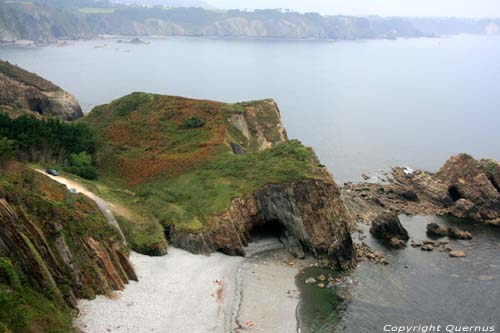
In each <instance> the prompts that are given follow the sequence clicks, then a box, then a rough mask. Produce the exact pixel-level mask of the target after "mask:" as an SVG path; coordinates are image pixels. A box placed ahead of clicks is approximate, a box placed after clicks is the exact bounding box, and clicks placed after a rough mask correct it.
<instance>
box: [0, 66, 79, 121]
mask: <svg viewBox="0 0 500 333" xmlns="http://www.w3.org/2000/svg"><path fill="white" fill-rule="evenodd" d="M0 109H1V110H2V111H4V112H7V113H9V114H11V115H13V116H15V115H16V114H21V113H26V112H27V113H32V114H33V113H34V114H38V115H42V116H52V117H57V118H59V119H62V120H76V119H78V118H81V117H83V112H82V109H81V107H80V104H78V101H77V100H76V99H75V97H74V96H73V95H71V94H69V93H68V92H66V91H64V90H62V89H61V88H59V87H58V86H56V85H55V84H53V83H52V82H50V81H47V80H45V79H43V78H41V77H39V76H38V75H36V74H34V73H30V72H28V71H26V70H24V69H22V68H20V67H17V66H14V65H12V64H10V63H8V62H6V61H2V60H0Z"/></svg>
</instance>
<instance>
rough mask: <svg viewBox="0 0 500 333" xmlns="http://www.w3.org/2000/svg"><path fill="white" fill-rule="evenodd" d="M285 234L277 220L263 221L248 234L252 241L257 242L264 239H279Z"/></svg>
mask: <svg viewBox="0 0 500 333" xmlns="http://www.w3.org/2000/svg"><path fill="white" fill-rule="evenodd" d="M284 232H285V228H284V227H283V225H282V224H281V222H280V221H278V220H270V221H264V222H262V224H259V225H256V226H254V227H253V228H252V231H251V232H250V234H251V236H252V241H256V240H257V241H258V240H260V239H266V238H278V239H279V238H280V236H281V235H283V233H284Z"/></svg>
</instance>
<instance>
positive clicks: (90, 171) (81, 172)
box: [65, 151, 97, 179]
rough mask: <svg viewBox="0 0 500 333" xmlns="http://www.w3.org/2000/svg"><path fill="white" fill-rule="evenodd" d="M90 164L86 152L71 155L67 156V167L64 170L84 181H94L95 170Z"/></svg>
mask: <svg viewBox="0 0 500 333" xmlns="http://www.w3.org/2000/svg"><path fill="white" fill-rule="evenodd" d="M92 163H93V162H92V156H91V155H90V154H89V153H87V152H86V151H82V152H81V153H79V154H75V153H73V154H71V155H69V167H66V168H65V170H66V171H68V172H71V173H74V174H75V175H78V176H80V177H83V178H85V179H96V178H97V170H96V168H95V166H93V165H92Z"/></svg>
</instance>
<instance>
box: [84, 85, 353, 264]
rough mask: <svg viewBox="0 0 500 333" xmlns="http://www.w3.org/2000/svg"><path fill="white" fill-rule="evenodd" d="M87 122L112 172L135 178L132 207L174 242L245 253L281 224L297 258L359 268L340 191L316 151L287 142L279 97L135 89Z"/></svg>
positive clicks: (130, 181) (279, 232) (129, 188)
mask: <svg viewBox="0 0 500 333" xmlns="http://www.w3.org/2000/svg"><path fill="white" fill-rule="evenodd" d="M84 121H85V122H86V123H88V124H89V125H90V126H91V127H93V128H94V129H95V130H96V133H97V134H98V137H99V140H100V141H101V142H102V143H103V145H102V146H103V147H104V148H103V149H105V151H106V155H105V158H104V159H103V160H102V161H100V162H99V164H100V167H101V168H102V169H103V170H104V174H106V173H107V172H112V173H113V175H115V176H117V177H120V178H121V179H122V180H123V181H124V183H125V182H126V183H125V185H126V189H125V191H124V189H123V188H117V190H119V191H121V192H122V193H129V195H130V199H128V200H129V202H130V203H131V204H130V208H131V209H135V210H136V211H138V212H141V213H142V214H143V215H144V216H147V219H146V223H151V225H153V224H154V223H160V224H162V226H163V227H164V229H165V230H166V232H165V233H166V235H167V238H168V239H169V240H170V243H172V244H173V245H175V246H177V247H180V248H184V249H187V250H189V251H191V252H194V253H209V252H212V251H222V252H224V253H227V254H231V255H244V254H245V246H246V245H247V244H248V242H250V241H252V233H253V232H256V231H258V230H259V229H262V228H264V229H265V228H274V233H275V234H276V236H278V237H279V238H280V239H281V241H282V242H283V244H284V245H285V246H286V248H287V249H288V250H289V251H290V252H291V253H293V254H294V255H296V256H297V257H303V256H304V255H305V253H310V254H313V255H315V256H316V257H318V258H321V259H327V260H329V261H330V262H331V263H332V264H333V265H336V266H339V267H342V268H348V267H352V266H353V264H354V262H355V259H354V251H353V247H352V241H351V237H350V233H349V230H348V222H349V216H348V215H347V212H346V210H345V207H344V205H343V203H342V201H341V198H340V191H339V189H338V187H337V185H336V184H335V182H334V181H333V179H332V177H331V175H330V174H329V173H328V171H326V169H325V168H324V166H322V165H321V164H320V163H319V161H318V160H317V158H316V156H315V154H314V152H313V151H312V149H310V148H307V147H304V146H302V145H301V144H300V143H299V142H298V141H296V140H289V139H288V137H287V134H286V131H285V129H284V127H283V125H282V123H281V116H280V112H279V109H278V107H277V105H276V103H275V102H274V101H273V100H270V99H268V100H263V101H254V102H243V103H236V104H224V103H217V102H212V101H198V100H190V99H185V98H180V97H173V96H160V95H152V94H144V93H134V94H132V95H129V96H126V97H123V98H122V99H119V100H116V101H114V102H113V103H111V104H108V105H104V106H100V107H97V108H96V109H94V110H93V111H92V112H90V114H89V115H88V117H86V118H85V119H84ZM187 135H189V138H190V139H189V140H187V139H186V138H187ZM102 181H103V182H104V183H106V178H102ZM115 184H116V183H115ZM115 184H112V183H108V185H109V186H116V185H115ZM160 198H161V199H160ZM193 198H196V199H195V200H193ZM155 221H158V222H155ZM128 225H129V226H131V228H126V231H125V233H126V234H127V230H132V229H133V228H134V226H136V227H137V228H139V227H140V228H141V230H140V231H137V232H128V236H127V238H128V240H129V242H130V243H131V244H132V247H133V248H135V249H138V250H140V249H144V246H143V245H144V242H143V239H144V237H141V238H139V239H138V241H136V240H135V239H134V237H135V236H136V235H137V234H140V235H142V236H144V235H145V234H146V235H148V231H147V230H146V231H145V229H146V228H144V227H141V224H138V223H134V222H133V221H131V223H129V224H128ZM142 225H144V224H142ZM150 230H156V229H155V227H154V226H151V228H150ZM158 237H163V235H158ZM139 241H140V242H141V244H139Z"/></svg>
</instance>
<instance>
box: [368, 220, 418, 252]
mask: <svg viewBox="0 0 500 333" xmlns="http://www.w3.org/2000/svg"><path fill="white" fill-rule="evenodd" d="M370 233H371V234H372V235H373V237H375V238H377V239H380V240H381V241H383V242H384V243H386V244H387V245H389V246H391V247H394V248H404V247H406V244H405V242H406V241H407V240H408V239H409V236H408V231H406V229H405V228H404V227H403V225H402V224H401V221H399V218H398V216H397V215H396V214H394V213H387V212H384V213H382V214H380V215H379V216H377V217H376V218H375V219H374V220H373V221H372V225H371V227H370Z"/></svg>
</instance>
